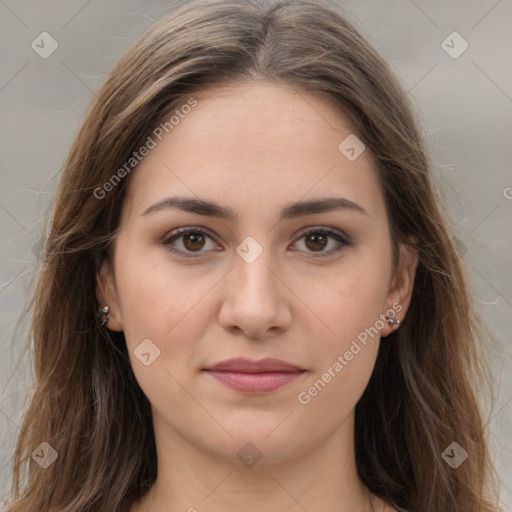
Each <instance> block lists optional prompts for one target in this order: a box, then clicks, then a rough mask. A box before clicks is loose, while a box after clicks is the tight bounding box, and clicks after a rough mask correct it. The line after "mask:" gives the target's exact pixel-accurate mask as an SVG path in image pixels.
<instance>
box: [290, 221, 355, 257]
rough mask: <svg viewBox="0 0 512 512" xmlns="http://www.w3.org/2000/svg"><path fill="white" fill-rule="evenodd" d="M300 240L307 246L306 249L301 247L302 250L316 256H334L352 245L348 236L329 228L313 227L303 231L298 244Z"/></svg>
mask: <svg viewBox="0 0 512 512" xmlns="http://www.w3.org/2000/svg"><path fill="white" fill-rule="evenodd" d="M299 241H300V242H302V243H303V244H304V247H305V249H301V252H304V251H305V252H306V253H308V252H309V253H310V254H311V255H312V256H313V257H314V258H322V257H327V256H334V255H336V254H337V253H339V252H340V251H341V250H342V249H344V248H345V247H349V246H351V245H352V242H351V241H350V239H349V238H348V236H346V235H344V234H341V233H339V232H337V231H333V230H331V229H327V228H324V229H311V230H309V231H307V232H306V233H303V234H302V236H301V237H300V238H299V240H298V241H297V242H296V244H297V243H299ZM326 249H327V250H326ZM314 253H317V254H314Z"/></svg>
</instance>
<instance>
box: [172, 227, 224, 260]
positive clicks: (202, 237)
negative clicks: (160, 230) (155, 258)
mask: <svg viewBox="0 0 512 512" xmlns="http://www.w3.org/2000/svg"><path fill="white" fill-rule="evenodd" d="M208 240H209V241H210V242H211V243H212V244H213V247H212V246H210V250H217V249H218V246H217V245H216V244H215V243H214V242H213V239H212V238H211V237H210V235H208V234H207V233H206V232H205V231H203V230H202V229H199V228H193V227H190V228H178V229H175V230H174V231H172V232H171V233H169V234H168V235H166V236H165V237H164V238H163V239H162V243H163V244H164V245H165V246H167V248H168V249H169V251H170V252H172V253H175V254H178V255H180V256H185V257H186V258H197V257H198V256H200V254H201V252H205V251H203V250H202V249H204V248H205V247H206V249H207V250H208V247H207V245H208V244H207V241H208ZM176 246H178V247H176ZM194 253H198V254H194Z"/></svg>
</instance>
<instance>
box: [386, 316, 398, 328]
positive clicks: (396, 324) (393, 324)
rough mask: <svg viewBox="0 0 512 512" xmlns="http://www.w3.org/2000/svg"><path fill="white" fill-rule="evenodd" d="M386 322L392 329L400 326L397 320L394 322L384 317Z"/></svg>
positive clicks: (388, 317)
mask: <svg viewBox="0 0 512 512" xmlns="http://www.w3.org/2000/svg"><path fill="white" fill-rule="evenodd" d="M386 322H387V323H388V324H391V325H392V326H393V327H399V326H400V320H398V319H396V320H394V319H393V318H391V317H390V316H387V317H386Z"/></svg>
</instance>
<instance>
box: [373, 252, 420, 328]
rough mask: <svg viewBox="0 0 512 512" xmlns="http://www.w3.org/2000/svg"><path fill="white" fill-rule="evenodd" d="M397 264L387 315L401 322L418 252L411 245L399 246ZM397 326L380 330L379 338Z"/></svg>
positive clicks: (387, 325)
mask: <svg viewBox="0 0 512 512" xmlns="http://www.w3.org/2000/svg"><path fill="white" fill-rule="evenodd" d="M397 259H398V262H397V265H396V270H395V272H394V274H393V277H392V278H391V282H390V285H389V290H388V296H387V301H386V304H387V310H386V311H387V313H386V315H388V313H394V314H389V316H390V317H392V318H393V319H394V320H400V322H403V320H404V318H405V315H406V313H407V310H408V309H409V305H410V303H411V299H412V290H413V287H414V278H415V276H416V267H417V265H418V251H417V249H415V248H414V247H413V246H412V245H409V244H406V243H402V244H400V245H399V251H398V258H397ZM398 326H399V324H394V325H393V324H390V323H387V322H386V326H385V327H384V328H383V329H382V332H381V336H382V337H384V336H387V335H388V334H390V333H392V332H393V331H394V330H396V329H397V327H398Z"/></svg>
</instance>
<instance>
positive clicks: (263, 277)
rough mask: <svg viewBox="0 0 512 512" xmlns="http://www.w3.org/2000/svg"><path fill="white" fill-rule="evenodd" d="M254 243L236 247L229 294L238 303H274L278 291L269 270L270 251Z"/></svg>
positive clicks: (274, 279) (246, 242)
mask: <svg viewBox="0 0 512 512" xmlns="http://www.w3.org/2000/svg"><path fill="white" fill-rule="evenodd" d="M249 238H250V237H249ZM256 243H257V242H255V241H254V239H252V240H247V241H244V242H242V243H241V244H240V245H239V246H238V247H237V257H236V258H235V261H234V267H235V268H234V269H233V270H234V271H233V282H232V283H231V286H230V288H232V290H231V292H232V293H233V295H234V296H237V297H238V300H239V301H244V300H248V301H256V302H259V301H264V302H274V301H276V299H277V293H278V290H277V289H276V284H277V283H276V282H275V281H276V278H275V276H274V273H273V272H271V271H270V269H269V267H270V268H271V266H272V261H271V260H272V258H271V251H270V249H267V248H266V249H263V247H262V246H261V245H259V244H258V245H256ZM274 263H275V262H274ZM274 266H275V264H274Z"/></svg>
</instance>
